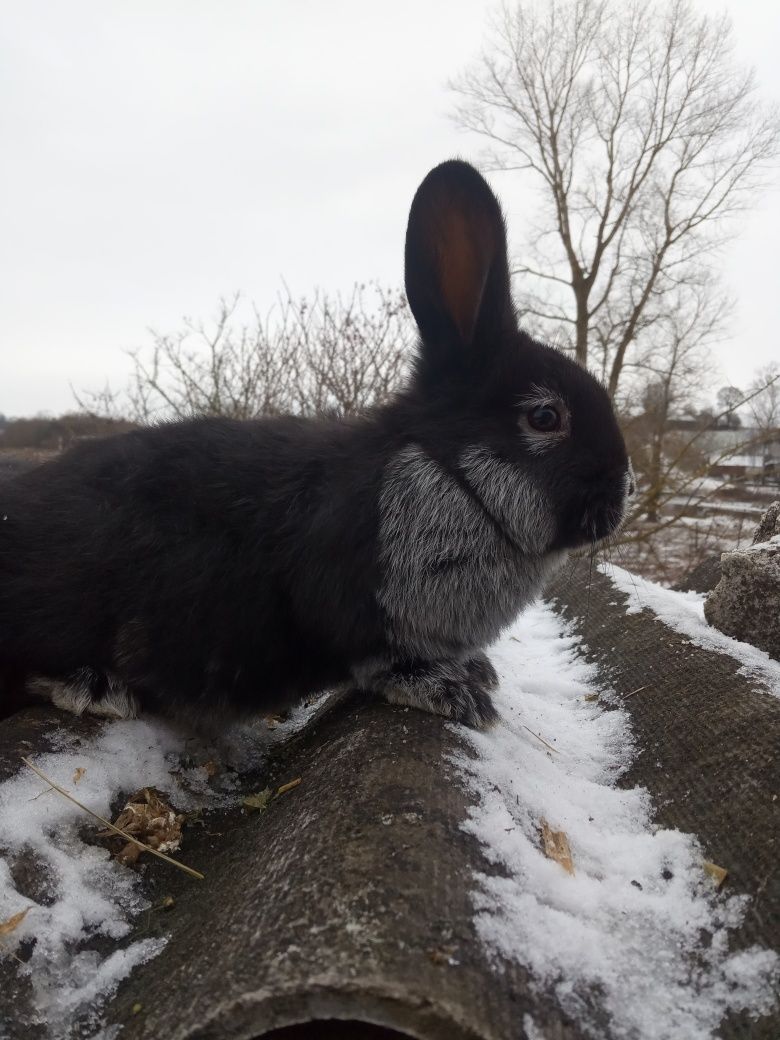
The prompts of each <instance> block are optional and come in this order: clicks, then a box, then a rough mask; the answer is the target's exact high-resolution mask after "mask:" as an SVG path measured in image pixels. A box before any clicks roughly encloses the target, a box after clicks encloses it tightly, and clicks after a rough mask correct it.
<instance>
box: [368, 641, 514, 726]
mask: <svg viewBox="0 0 780 1040" xmlns="http://www.w3.org/2000/svg"><path fill="white" fill-rule="evenodd" d="M482 658H484V659H482ZM485 665H486V666H487V667H485ZM483 680H485V681H483ZM496 682H497V676H496V674H495V670H494V668H493V666H492V665H491V664H490V662H489V661H488V659H487V658H486V657H484V655H480V658H473V659H472V660H471V661H467V662H463V661H455V660H438V661H422V662H414V663H412V664H404V665H398V666H396V667H395V668H392V669H390V670H389V671H386V672H381V673H378V674H377V675H375V676H374V677H373V680H372V682H371V686H372V687H373V688H374V689H375V690H377V691H378V692H380V693H382V694H383V696H384V697H385V698H386V699H387V700H388V701H390V703H391V704H404V705H408V706H409V707H413V708H421V709H422V710H423V711H428V712H430V713H431V714H433V715H443V716H444V717H445V718H448V719H451V720H452V721H453V722H460V723H463V725H465V726H471V727H472V728H474V729H485V728H486V727H488V726H490V725H492V724H493V723H494V722H495V721H496V719H497V718H498V713H497V711H496V709H495V708H494V707H493V701H492V700H491V699H490V694H489V693H488V691H487V688H486V685H487V684H488V683H489V684H490V685H495V683H496Z"/></svg>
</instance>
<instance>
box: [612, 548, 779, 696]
mask: <svg viewBox="0 0 780 1040" xmlns="http://www.w3.org/2000/svg"><path fill="white" fill-rule="evenodd" d="M753 548H755V547H753ZM599 569H600V570H601V571H602V573H603V574H605V575H606V576H607V577H608V578H610V579H611V581H612V583H613V584H614V585H615V587H616V588H617V589H619V590H620V592H622V593H623V594H624V595H625V596H627V597H628V602H627V603H626V605H625V606H624V608H623V609H624V610H625V612H626V613H627V614H638V613H640V612H641V611H642V610H649V611H652V613H653V614H655V616H656V618H657V619H658V620H659V621H662V622H663V623H664V624H665V625H667V626H668V627H669V628H672V629H674V631H675V632H679V633H680V634H681V635H684V636H687V637H688V638H689V639H690V640H691V642H692V643H695V644H696V646H700V647H701V648H702V649H703V650H712V651H714V652H715V653H718V654H727V655H728V656H729V657H732V658H734V660H736V661H739V663H740V666H741V667H740V669H739V670H740V672H741V673H742V674H743V675H747V676H749V677H751V678H753V679H758V680H759V681H760V682H761V683H762V685H763V686H765V687H766V689H767V691H768V692H769V693H771V694H772V695H773V696H775V697H780V663H778V662H777V661H774V660H773V659H772V658H771V657H770V656H769V654H767V653H766V652H765V651H764V650H759V649H758V647H756V646H751V645H750V643H743V642H741V641H740V640H739V639H732V637H731V636H727V635H725V634H724V633H723V632H719V631H718V629H717V628H713V627H712V626H711V625H710V624H708V623H707V620H706V618H705V617H704V601H705V599H706V598H707V596H706V594H704V593H700V592H676V591H675V590H674V589H667V588H665V587H664V586H663V585H657V584H656V583H655V582H654V581H648V579H647V578H640V577H639V575H637V574H632V573H631V572H630V571H626V570H623V568H622V567H617V566H615V565H614V564H601V565H600V568H599Z"/></svg>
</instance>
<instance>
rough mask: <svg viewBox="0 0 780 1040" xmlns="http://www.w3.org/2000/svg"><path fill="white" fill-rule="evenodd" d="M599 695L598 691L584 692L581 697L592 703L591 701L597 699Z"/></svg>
mask: <svg viewBox="0 0 780 1040" xmlns="http://www.w3.org/2000/svg"><path fill="white" fill-rule="evenodd" d="M600 697H601V694H600V693H586V694H585V696H584V697H583V698H582V699H583V700H584V701H587V702H588V703H589V704H592V703H593V701H597V700H598V699H599V698H600Z"/></svg>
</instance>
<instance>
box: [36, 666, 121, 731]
mask: <svg viewBox="0 0 780 1040" xmlns="http://www.w3.org/2000/svg"><path fill="white" fill-rule="evenodd" d="M28 688H29V689H30V692H31V693H33V694H34V695H37V696H39V697H40V696H43V697H45V698H46V699H47V700H50V701H51V702H52V704H54V705H55V706H56V707H58V708H60V709H61V710H62V711H68V712H71V713H72V714H73V715H84V714H85V713H86V714H89V715H100V716H103V717H104V718H108V719H133V718H135V717H136V715H137V714H138V702H137V700H136V698H135V697H134V696H133V694H132V693H131V692H130V691H129V690H128V688H127V686H125V684H124V683H123V682H122V681H121V680H120V679H117V678H116V676H113V675H111V674H107V673H105V672H100V671H97V670H96V669H94V668H78V669H76V671H75V672H71V674H70V675H68V676H66V677H65V678H63V679H49V678H44V677H42V676H36V677H35V678H33V679H31V680H29V681H28Z"/></svg>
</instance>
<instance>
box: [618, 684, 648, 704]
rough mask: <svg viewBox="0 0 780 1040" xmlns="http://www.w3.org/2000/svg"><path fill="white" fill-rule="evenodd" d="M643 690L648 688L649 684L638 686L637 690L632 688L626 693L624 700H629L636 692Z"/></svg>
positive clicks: (639, 692)
mask: <svg viewBox="0 0 780 1040" xmlns="http://www.w3.org/2000/svg"><path fill="white" fill-rule="evenodd" d="M643 690H647V686H638V688H636V690H632V691H631V693H630V694H626V696H625V697H624V698H623V700H624V701H627V700H628V698H629V697H633V695H634V694H641V693H642V691H643Z"/></svg>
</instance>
